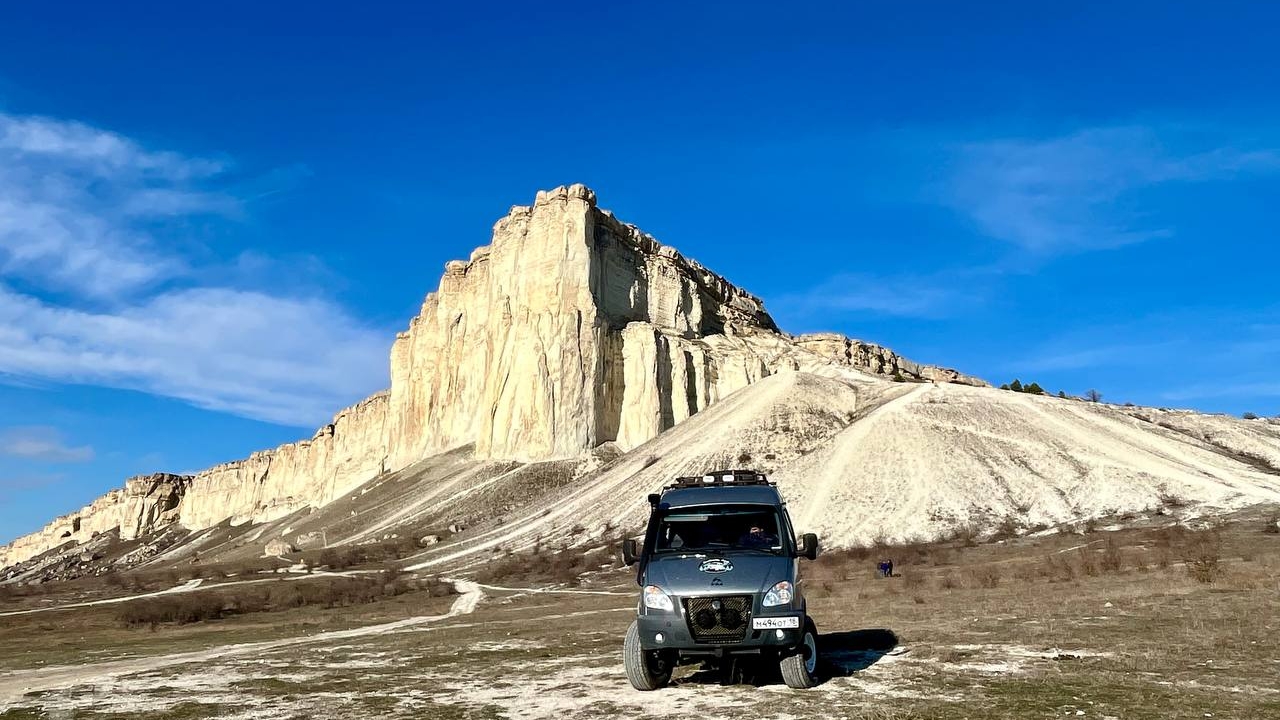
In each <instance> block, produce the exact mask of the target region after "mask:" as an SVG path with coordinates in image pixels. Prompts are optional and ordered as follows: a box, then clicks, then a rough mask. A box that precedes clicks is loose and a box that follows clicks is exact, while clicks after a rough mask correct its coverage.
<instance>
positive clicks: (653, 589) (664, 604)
mask: <svg viewBox="0 0 1280 720" xmlns="http://www.w3.org/2000/svg"><path fill="white" fill-rule="evenodd" d="M787 597H791V596H790V595H788V596H787ZM644 606H645V607H647V608H653V609H654V610H667V611H670V610H671V609H672V605H671V596H670V595H667V594H666V593H664V592H662V588H660V587H658V586H657V585H646V586H645V588H644Z"/></svg>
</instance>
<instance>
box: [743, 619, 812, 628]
mask: <svg viewBox="0 0 1280 720" xmlns="http://www.w3.org/2000/svg"><path fill="white" fill-rule="evenodd" d="M798 627H800V618H798V617H764V618H759V617H758V618H752V619H751V629H752V630H782V629H787V628H793V629H794V628H798Z"/></svg>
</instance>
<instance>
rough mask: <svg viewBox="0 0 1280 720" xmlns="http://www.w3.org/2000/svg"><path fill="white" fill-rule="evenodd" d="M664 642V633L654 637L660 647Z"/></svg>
mask: <svg viewBox="0 0 1280 720" xmlns="http://www.w3.org/2000/svg"><path fill="white" fill-rule="evenodd" d="M779 632H781V631H779ZM663 640H666V638H664V637H662V633H656V634H655V635H654V636H653V641H654V642H656V643H658V644H659V645H661V644H662V641H663Z"/></svg>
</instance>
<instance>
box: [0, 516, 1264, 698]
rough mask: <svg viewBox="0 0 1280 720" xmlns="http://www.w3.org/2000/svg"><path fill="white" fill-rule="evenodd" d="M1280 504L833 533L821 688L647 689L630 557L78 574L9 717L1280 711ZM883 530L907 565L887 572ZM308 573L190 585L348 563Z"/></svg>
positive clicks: (13, 627) (0, 628)
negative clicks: (857, 545)
mask: <svg viewBox="0 0 1280 720" xmlns="http://www.w3.org/2000/svg"><path fill="white" fill-rule="evenodd" d="M1273 512H1274V511H1272V510H1269V509H1265V508H1264V509H1257V510H1253V511H1249V512H1245V513H1241V514H1238V515H1236V516H1233V517H1231V518H1228V519H1227V520H1225V521H1224V522H1221V523H1214V524H1211V525H1209V524H1204V523H1200V522H1197V521H1195V520H1188V521H1187V522H1186V523H1185V525H1187V526H1189V527H1184V526H1183V525H1174V524H1173V523H1172V520H1171V518H1170V517H1167V516H1153V517H1151V518H1147V519H1143V520H1139V521H1137V522H1134V523H1132V524H1135V525H1138V527H1132V528H1127V529H1115V530H1108V529H1107V528H1094V527H1081V528H1078V530H1079V532H1065V533H1046V534H1042V535H1040V536H1037V537H1024V538H1018V539H1011V540H1007V541H1003V542H993V543H982V544H975V543H974V542H973V541H972V539H970V538H965V537H959V538H956V539H954V540H951V541H949V542H946V543H938V544H932V545H913V546H896V547H890V548H877V549H875V550H870V551H861V550H852V551H847V552H841V553H830V554H828V555H827V556H825V557H824V558H822V559H820V560H819V561H818V562H817V563H815V564H812V565H810V566H808V567H807V568H806V569H807V578H808V593H809V596H810V602H811V612H812V614H813V615H814V617H815V618H816V620H817V622H818V624H819V629H820V631H821V633H822V642H821V645H822V654H823V664H824V666H825V668H826V671H827V677H828V679H827V680H826V682H824V683H823V684H822V685H821V686H819V687H818V688H816V689H814V690H811V691H792V690H789V689H787V688H786V687H785V685H783V684H781V682H780V681H779V680H778V679H777V678H776V677H775V676H773V675H772V674H771V673H769V672H763V673H760V674H758V675H757V676H755V677H753V678H749V679H750V680H751V682H750V683H745V684H737V685H732V686H722V685H720V684H719V677H718V676H716V675H715V674H714V673H711V672H708V671H705V670H702V669H700V668H698V667H696V666H691V667H687V668H684V669H683V672H682V673H681V674H680V675H679V676H678V679H677V681H676V683H675V684H674V686H673V687H671V688H669V689H666V690H662V691H659V692H655V693H639V692H636V691H634V690H632V689H631V688H630V686H629V685H628V684H627V682H626V680H625V678H624V677H623V674H622V666H621V662H620V656H619V650H620V645H621V636H622V634H623V632H624V630H625V629H626V626H627V624H628V623H629V622H630V618H631V615H632V613H633V612H634V610H633V607H634V601H633V596H632V590H633V588H632V587H631V586H629V585H628V581H629V578H628V576H627V573H626V572H624V571H621V570H609V569H604V570H600V571H597V572H591V573H588V574H586V575H585V576H584V577H582V578H581V579H578V580H571V581H570V583H564V582H554V578H551V577H549V576H545V575H542V574H540V573H542V572H543V571H544V570H545V568H546V567H547V566H549V562H542V561H535V559H533V558H530V559H529V561H528V562H506V563H503V564H502V565H501V567H499V566H498V565H497V564H495V565H494V567H496V568H497V569H496V570H494V569H491V570H490V571H489V572H487V573H486V572H484V570H483V569H481V570H479V571H473V572H471V573H469V574H471V575H472V576H473V577H483V582H482V584H476V583H473V582H469V581H462V582H459V583H458V584H457V589H458V590H459V591H460V593H459V594H455V595H451V596H439V595H435V596H433V595H432V594H431V593H427V592H424V591H414V590H410V591H408V592H405V593H403V594H397V595H395V596H389V597H387V598H384V599H380V600H376V601H374V602H370V603H367V604H357V605H350V606H346V607H336V608H327V607H300V608H296V609H286V610H270V609H269V610H264V611H262V612H245V613H243V614H231V615H229V616H227V617H223V618H222V619H218V620H210V621H201V622H192V623H187V624H181V625H179V624H174V623H158V624H156V625H154V626H146V625H137V626H126V625H124V624H122V622H121V620H120V618H121V617H123V616H122V614H121V613H122V612H123V611H124V609H126V608H128V607H130V606H132V605H136V604H140V603H149V602H150V603H154V602H155V601H156V598H155V597H151V598H141V599H137V600H124V601H122V602H116V603H113V604H110V605H95V606H88V607H78V608H68V609H58V608H63V607H64V606H65V605H67V604H68V602H69V601H74V600H77V599H79V598H78V597H75V598H73V597H62V596H60V595H58V594H57V593H51V594H45V595H40V596H25V597H20V598H10V599H9V600H7V601H5V603H4V605H3V608H2V609H0V612H8V613H13V614H9V615H4V616H0V634H3V637H5V639H6V642H5V643H3V644H0V718H4V719H5V720H11V719H14V718H73V717H74V718H91V719H98V720H100V719H103V718H123V717H131V718H153V719H158V718H197V717H219V718H309V717H331V718H368V717H388V718H543V717H546V718H550V717H555V718H606V717H607V718H633V717H634V718H645V717H671V716H685V717H694V716H701V717H710V718H719V717H726V718H727V717H733V718H741V717H751V718H810V717H812V718H819V717H822V718H826V717H848V718H974V717H984V718H1035V717H1044V718H1048V717H1088V718H1108V717H1110V718H1126V719H1130V718H1153V719H1154V718H1162V719H1163V718H1206V717H1214V718H1262V717H1276V716H1280V688H1277V687H1276V684H1275V677H1276V675H1277V673H1278V672H1280V640H1277V638H1278V637H1280V533H1275V532H1269V531H1268V529H1269V528H1274V527H1275V526H1274V525H1273V523H1274V521H1275V520H1274V517H1272V514H1273ZM544 552H550V551H544ZM882 554H889V555H891V556H893V557H894V559H895V560H896V564H897V568H898V575H897V576H896V577H893V578H889V579H875V578H874V576H873V573H872V572H871V568H872V566H873V564H874V562H875V560H876V559H877V558H878V557H879V556H880V555H882ZM348 572H349V573H351V574H353V575H354V576H358V575H359V574H360V573H361V572H362V570H361V569H359V568H356V569H353V570H350V571H348ZM369 572H373V569H369ZM259 575H260V574H259ZM290 577H292V576H289V575H287V574H280V573H273V574H271V575H270V576H261V575H260V576H255V577H248V576H246V577H241V578H236V577H231V578H221V579H217V580H207V581H205V583H203V585H204V587H200V588H189V589H186V590H181V591H180V592H179V593H178V594H179V595H181V594H183V593H185V594H186V595H189V596H192V597H194V596H195V595H196V594H198V593H200V592H208V591H209V589H210V588H211V587H212V588H219V587H220V588H221V590H220V592H222V593H225V594H227V595H228V596H230V597H235V596H236V595H237V594H238V593H239V594H244V593H246V592H247V589H248V588H255V587H261V586H263V585H265V586H267V587H269V588H277V587H281V586H283V585H285V584H296V583H305V582H311V583H315V582H322V581H323V582H338V581H337V580H333V579H331V578H329V579H326V578H323V577H322V578H316V577H314V576H312V577H309V578H308V577H305V576H303V577H300V578H299V579H289V578H290ZM233 583H239V584H238V585H236V584H233ZM254 583H257V584H254ZM570 584H572V585H575V586H573V587H570V586H569V585H570ZM99 592H100V593H102V594H105V595H112V594H114V595H116V596H117V598H120V597H128V596H129V595H130V593H129V592H128V590H127V589H120V590H116V591H111V590H99Z"/></svg>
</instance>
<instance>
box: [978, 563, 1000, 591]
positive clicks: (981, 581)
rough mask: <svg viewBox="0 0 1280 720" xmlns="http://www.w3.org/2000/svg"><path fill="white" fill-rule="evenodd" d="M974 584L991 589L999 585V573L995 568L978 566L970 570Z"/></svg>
mask: <svg viewBox="0 0 1280 720" xmlns="http://www.w3.org/2000/svg"><path fill="white" fill-rule="evenodd" d="M972 576H973V581H974V584H975V585H977V586H978V587H981V588H985V589H987V590H992V589H994V588H996V587H998V586H999V585H1000V573H998V572H996V570H995V568H980V569H978V570H974V571H973V572H972Z"/></svg>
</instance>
